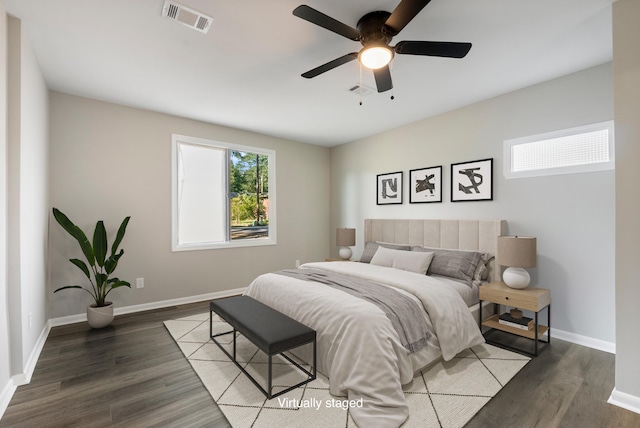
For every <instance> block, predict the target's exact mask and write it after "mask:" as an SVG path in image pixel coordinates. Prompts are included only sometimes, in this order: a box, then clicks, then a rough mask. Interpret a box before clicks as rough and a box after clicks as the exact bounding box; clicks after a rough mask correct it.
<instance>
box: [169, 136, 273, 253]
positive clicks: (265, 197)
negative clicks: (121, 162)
mask: <svg viewBox="0 0 640 428" xmlns="http://www.w3.org/2000/svg"><path fill="white" fill-rule="evenodd" d="M275 160H276V154H275V151H273V150H267V149H260V148H255V147H247V146H240V145H235V144H224V143H220V142H216V141H211V140H205V139H201V138H194V137H186V136H183V135H173V136H172V181H173V184H172V246H171V248H172V250H173V251H184V250H200V249H211V248H229V247H244V246H257V245H273V244H275V243H276V203H275V202H276V201H275V176H276V175H275Z"/></svg>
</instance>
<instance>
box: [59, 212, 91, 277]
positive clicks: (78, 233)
mask: <svg viewBox="0 0 640 428" xmlns="http://www.w3.org/2000/svg"><path fill="white" fill-rule="evenodd" d="M53 217H54V218H55V219H56V221H57V222H58V224H60V226H62V228H63V229H64V230H66V231H67V233H68V234H69V235H71V236H73V237H74V238H75V239H76V241H78V244H80V249H81V250H82V253H83V254H84V256H85V257H86V258H87V261H88V262H89V264H90V265H92V266H93V265H94V264H95V257H94V255H93V249H92V248H91V244H90V243H89V240H88V239H87V236H86V235H85V234H84V232H83V231H82V229H80V228H79V227H78V226H76V225H75V224H74V223H73V222H72V221H71V220H69V217H67V216H66V215H64V214H63V213H62V211H60V210H59V209H57V208H54V209H53Z"/></svg>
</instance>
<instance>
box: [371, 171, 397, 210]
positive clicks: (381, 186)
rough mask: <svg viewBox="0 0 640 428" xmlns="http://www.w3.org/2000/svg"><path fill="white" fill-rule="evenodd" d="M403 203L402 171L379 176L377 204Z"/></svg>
mask: <svg viewBox="0 0 640 428" xmlns="http://www.w3.org/2000/svg"><path fill="white" fill-rule="evenodd" d="M401 203H402V171H398V172H389V173H386V174H378V175H377V177H376V204H377V205H391V204H401Z"/></svg>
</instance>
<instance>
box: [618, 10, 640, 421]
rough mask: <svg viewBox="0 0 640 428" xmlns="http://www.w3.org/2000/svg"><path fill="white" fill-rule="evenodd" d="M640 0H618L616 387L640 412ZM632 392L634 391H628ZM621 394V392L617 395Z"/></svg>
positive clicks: (627, 402)
mask: <svg viewBox="0 0 640 428" xmlns="http://www.w3.org/2000/svg"><path fill="white" fill-rule="evenodd" d="M639 21H640V2H638V1H636V0H620V1H618V2H616V3H614V4H613V28H614V32H613V66H614V67H613V68H614V80H615V116H616V152H617V161H616V238H617V239H616V248H615V251H616V325H617V330H616V349H617V352H616V390H617V391H618V392H620V393H622V396H621V395H620V394H613V395H612V398H616V399H618V400H623V401H625V402H626V403H625V404H627V405H630V406H632V407H633V410H634V411H635V412H638V413H640V364H638V362H639V361H640V335H639V334H638V328H637V326H636V325H635V324H636V323H635V320H636V319H637V314H638V302H640V284H639V281H638V261H640V222H639V221H638V220H639V219H640V192H638V183H640V169H639V168H638V160H640V122H639V119H640V50H638V40H640V27H638V22H639ZM624 394H628V395H624ZM614 395H616V397H614Z"/></svg>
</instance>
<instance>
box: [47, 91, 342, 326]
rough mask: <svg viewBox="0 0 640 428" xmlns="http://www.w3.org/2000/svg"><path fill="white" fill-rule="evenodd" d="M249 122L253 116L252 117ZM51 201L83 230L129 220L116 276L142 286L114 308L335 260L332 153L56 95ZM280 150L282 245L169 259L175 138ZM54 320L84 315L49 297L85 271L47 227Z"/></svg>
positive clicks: (75, 299)
mask: <svg viewBox="0 0 640 428" xmlns="http://www.w3.org/2000/svg"><path fill="white" fill-rule="evenodd" d="M248 120H249V119H248ZM50 121H51V204H52V206H54V207H57V208H59V209H60V210H62V211H63V212H64V213H66V214H67V215H68V216H69V217H70V218H71V219H72V220H73V221H74V222H76V223H77V224H78V225H79V226H80V227H81V228H82V229H83V230H85V232H86V231H87V230H88V231H90V232H88V233H93V227H94V225H95V222H96V221H97V220H99V219H101V220H104V221H105V225H106V227H107V232H108V233H109V234H110V236H112V235H113V234H114V233H115V230H116V228H117V227H118V226H119V224H120V222H121V221H122V219H123V218H124V217H125V216H127V215H130V216H131V221H130V223H129V226H128V229H127V235H126V236H125V238H124V241H123V243H122V248H124V249H125V252H126V253H125V255H124V256H123V258H122V259H121V261H120V265H119V266H118V270H117V271H116V273H117V274H118V277H120V278H122V279H126V280H128V281H130V282H132V283H134V282H135V279H136V278H138V277H144V278H145V288H143V289H135V288H132V289H131V290H129V289H126V288H124V289H118V290H115V291H114V292H113V293H112V294H110V295H109V297H110V300H113V301H114V304H115V305H116V308H122V307H125V306H129V305H139V304H146V303H153V302H160V301H165V300H172V299H179V298H184V297H189V296H197V295H201V294H208V293H215V292H222V291H225V290H231V289H237V288H241V287H246V286H247V285H249V283H250V282H251V280H253V279H254V278H255V277H256V276H258V275H259V274H261V273H264V272H269V271H273V270H277V269H282V268H290V267H294V266H295V260H301V261H302V262H305V261H312V260H323V259H324V258H325V257H327V256H328V254H329V242H330V238H329V222H330V221H329V210H328V206H329V182H330V180H329V171H330V168H329V162H330V154H329V149H328V148H324V147H319V146H313V145H308V144H301V143H297V142H292V141H287V140H282V139H278V138H272V137H267V136H264V135H259V134H254V133H250V132H244V131H239V130H236V129H231V128H226V127H223V126H216V125H212V124H207V123H202V122H197V121H192V120H187V119H182V118H178V117H173V116H168V115H164V114H159V113H153V112H149V111H144V110H138V109H133V108H128V107H123V106H119V105H114V104H109V103H104V102H100V101H95V100H90V99H86V98H79V97H76V96H72V95H67V94H62V93H56V92H53V93H52V95H51V119H50ZM172 133H176V134H182V135H189V136H194V137H200V138H208V139H212V140H217V141H223V142H229V143H235V144H243V145H248V146H253V147H262V148H267V149H273V150H275V151H276V159H277V166H276V168H277V170H276V171H277V177H276V180H277V210H278V211H277V217H278V244H277V245H275V246H264V247H248V248H233V249H216V250H200V251H185V252H175V253H173V252H171V242H170V239H171V134H172ZM50 223H51V226H50V227H51V233H50V237H51V238H50V246H49V249H50V272H51V275H50V282H49V287H48V292H49V297H50V299H49V308H50V317H51V318H56V317H61V316H65V315H72V314H80V313H83V312H84V311H85V308H86V306H87V303H89V299H88V297H89V296H88V295H87V294H86V293H82V292H80V291H79V290H66V291H64V292H60V293H56V294H55V295H54V294H52V293H53V290H54V289H55V288H57V287H60V286H62V285H66V284H68V283H74V282H78V281H81V280H82V273H81V272H80V271H79V270H77V269H76V268H75V267H73V266H72V265H71V264H70V263H69V262H68V261H67V259H69V258H70V257H74V256H76V257H77V256H80V253H79V250H78V249H77V248H76V247H77V243H75V241H73V240H72V239H71V238H69V237H68V236H66V234H65V232H64V231H63V230H62V228H61V227H60V226H59V225H58V224H57V223H55V220H50Z"/></svg>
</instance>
